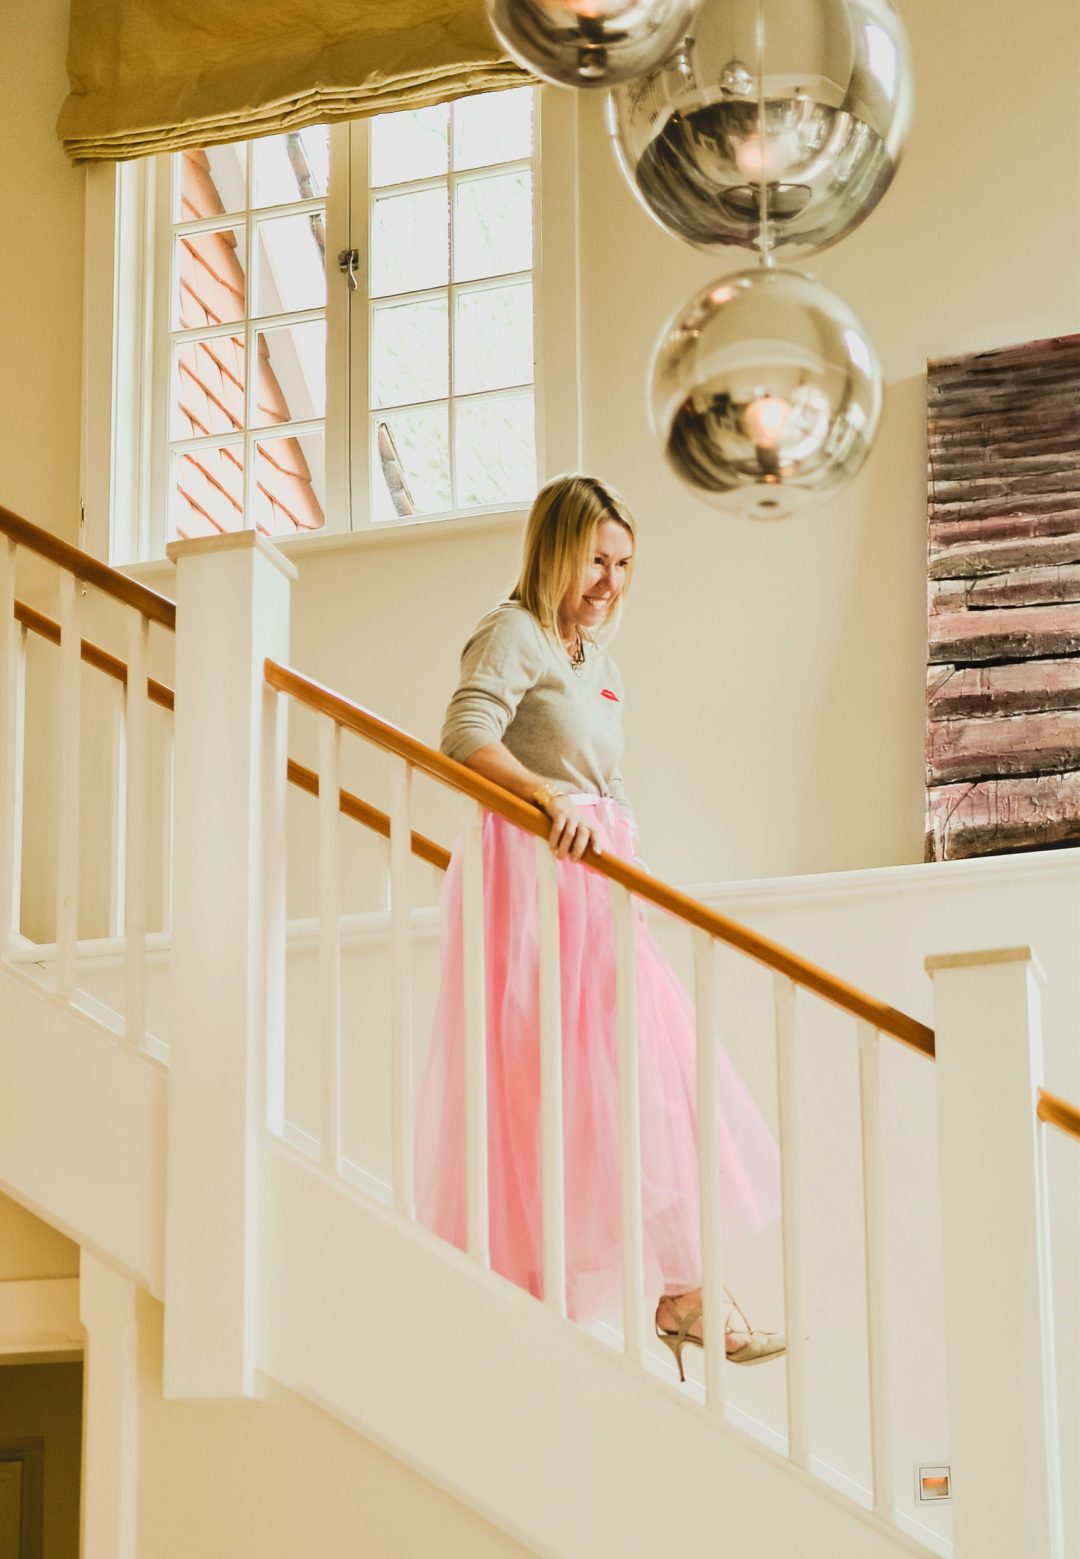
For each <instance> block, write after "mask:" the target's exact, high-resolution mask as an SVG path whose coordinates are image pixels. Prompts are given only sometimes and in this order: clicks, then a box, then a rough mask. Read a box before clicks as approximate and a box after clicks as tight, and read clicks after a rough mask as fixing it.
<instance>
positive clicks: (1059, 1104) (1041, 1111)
mask: <svg viewBox="0 0 1080 1559" xmlns="http://www.w3.org/2000/svg"><path fill="white" fill-rule="evenodd" d="M1035 1113H1036V1115H1038V1117H1039V1119H1040V1120H1041V1121H1046V1122H1047V1124H1048V1125H1050V1126H1056V1127H1057V1128H1058V1130H1059V1131H1064V1132H1067V1133H1068V1135H1069V1136H1070V1137H1075V1138H1076V1139H1077V1141H1078V1142H1080V1110H1078V1109H1077V1108H1076V1106H1075V1105H1074V1104H1069V1103H1068V1102H1067V1101H1066V1100H1065V1099H1059V1098H1058V1096H1057V1094H1053V1093H1047V1091H1046V1089H1045V1088H1040V1089H1039V1099H1038V1103H1037V1104H1036V1106H1035Z"/></svg>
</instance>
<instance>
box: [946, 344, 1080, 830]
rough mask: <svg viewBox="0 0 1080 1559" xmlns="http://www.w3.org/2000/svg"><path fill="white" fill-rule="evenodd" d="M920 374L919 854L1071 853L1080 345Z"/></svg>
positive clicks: (1075, 796)
mask: <svg viewBox="0 0 1080 1559" xmlns="http://www.w3.org/2000/svg"><path fill="white" fill-rule="evenodd" d="M928 375H929V383H928V392H929V393H928V401H929V405H928V414H929V521H930V534H929V590H928V606H929V633H928V654H927V662H928V664H927V678H926V712H927V724H926V787H927V788H926V858H927V860H931V861H939V860H950V859H955V858H957V857H961V856H972V855H989V854H996V853H1001V852H1004V851H1012V850H1027V849H1036V848H1040V847H1046V846H1056V845H1064V844H1070V843H1076V844H1080V336H1066V337H1059V338H1055V339H1053V340H1049V341H1035V342H1029V343H1026V344H1025V345H1022V346H1013V347H1004V348H1001V349H1000V350H996V351H990V352H980V353H976V354H973V355H971V356H966V357H956V358H948V359H941V360H939V361H936V362H932V363H930V364H929V368H928Z"/></svg>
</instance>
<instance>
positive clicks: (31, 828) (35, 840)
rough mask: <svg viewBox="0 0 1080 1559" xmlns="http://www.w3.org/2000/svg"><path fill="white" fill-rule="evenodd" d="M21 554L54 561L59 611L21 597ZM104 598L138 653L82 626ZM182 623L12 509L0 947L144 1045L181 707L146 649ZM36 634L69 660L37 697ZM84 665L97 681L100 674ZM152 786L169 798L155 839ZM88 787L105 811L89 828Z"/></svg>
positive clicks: (49, 672)
mask: <svg viewBox="0 0 1080 1559" xmlns="http://www.w3.org/2000/svg"><path fill="white" fill-rule="evenodd" d="M20 565H21V566H22V567H23V568H35V569H37V570H38V571H39V574H41V573H42V571H43V570H44V571H47V572H46V573H45V579H46V581H47V584H46V585H45V588H47V589H48V590H49V593H50V594H51V595H55V597H56V598H57V600H58V603H59V613H58V618H59V620H55V619H53V618H52V617H50V616H49V615H47V614H46V613H44V612H42V611H39V610H37V609H36V608H33V607H30V606H28V605H27V604H26V603H25V602H23V601H21V600H20V599H19V598H18V595H17V593H16V585H17V577H18V574H19V569H20ZM50 576H51V577H50ZM39 582H40V581H39ZM106 604H107V606H108V608H109V609H110V610H112V611H115V610H116V608H117V607H119V609H120V610H121V612H122V614H123V616H124V618H125V619H126V625H125V640H126V651H127V659H126V662H125V660H123V659H121V658H120V657H119V656H116V655H114V654H112V653H110V652H109V651H107V650H104V649H102V648H101V647H100V646H99V645H98V644H96V643H95V642H93V641H92V640H90V639H87V638H84V637H83V630H84V628H85V627H86V626H87V623H88V620H89V619H90V618H91V617H98V618H103V617H104V616H105V612H104V610H102V608H104V607H105V606H106ZM174 624H175V611H174V608H173V605H172V603H171V602H170V601H167V600H165V599H164V598H163V597H161V596H158V595H155V594H154V592H153V591H150V590H146V589H144V588H143V587H142V586H140V585H137V584H135V583H133V582H132V581H130V580H128V579H126V578H124V576H122V575H120V574H118V573H116V572H115V571H114V570H112V569H108V568H106V567H104V566H103V565H102V564H99V563H97V562H96V561H95V560H93V559H91V558H88V557H87V556H86V555H85V554H83V553H81V552H79V551H78V549H77V548H74V547H69V546H67V545H66V544H65V543H63V542H61V541H58V540H57V539H56V538H55V537H53V536H51V535H49V534H48V533H46V532H44V531H41V530H39V529H38V528H37V527H35V526H33V525H31V524H29V522H27V521H26V520H23V519H22V518H21V517H20V516H18V515H15V514H12V513H11V512H10V511H8V510H5V509H0V959H2V960H3V961H4V962H5V963H7V964H9V965H10V966H12V967H17V968H19V969H20V970H21V971H22V972H23V973H24V974H25V975H27V976H28V977H31V978H34V979H36V980H38V981H39V982H40V983H41V984H43V985H44V986H45V988H46V989H49V990H51V991H53V992H54V993H56V994H57V995H58V996H59V997H60V998H61V999H62V1000H63V1001H64V1002H67V1003H70V1004H72V1005H74V1006H76V1007H78V1008H79V1009H80V1010H81V1011H82V1012H83V1013H84V1014H86V1015H87V1016H90V1017H92V1018H93V1019H95V1020H96V1021H98V1022H101V1023H103V1024H104V1025H105V1026H106V1027H107V1028H108V1029H109V1030H110V1031H111V1032H112V1033H114V1034H116V1035H118V1036H120V1037H122V1038H123V1039H124V1041H125V1042H126V1043H127V1044H128V1045H129V1046H131V1047H132V1048H133V1049H135V1050H140V1051H142V1050H146V1051H149V1052H151V1053H154V1054H157V1055H158V1056H159V1057H160V1056H161V1055H163V1053H164V1046H163V1043H162V1038H163V1036H161V1035H160V1034H157V1035H154V1034H151V1033H150V1032H149V1030H148V1023H147V1005H148V1003H147V967H148V954H150V953H159V952H161V951H163V950H164V948H165V946H166V944H167V938H168V929H169V922H168V913H169V906H170V901H171V884H170V874H171V848H170V844H171V841H170V827H169V824H170V814H171V783H172V777H171V776H172V753H171V747H172V732H171V722H172V709H171V700H170V699H169V698H168V697H167V696H166V695H167V692H168V690H167V689H164V688H162V687H161V685H160V684H158V683H155V682H153V681H152V680H151V679H150V677H149V672H148V659H149V653H150V635H151V628H152V627H154V628H156V629H158V630H159V631H160V630H164V631H165V632H168V633H170V634H171V633H172V631H173V628H174ZM31 635H32V636H33V638H34V640H35V641H37V642H40V643H41V644H43V645H49V644H51V645H55V646H56V647H57V649H58V657H57V660H56V661H55V662H52V663H49V664H47V665H45V666H44V667H43V673H44V680H45V692H44V693H40V690H39V701H40V705H41V707H38V702H37V701H32V700H31V697H30V694H29V692H28V682H29V678H28V659H29V655H28V645H29V640H30V637H31ZM84 667H85V668H89V670H90V671H91V672H96V673H98V674H99V676H100V678H101V681H100V683H98V684H93V683H91V682H89V681H88V680H87V677H86V674H85V672H84ZM112 689H115V690H116V691H115V693H112V692H111V690H112ZM110 697H111V700H112V701H110ZM152 698H153V699H154V706H153V708H152V704H151V699H152ZM155 711H156V716H157V717H156V718H155ZM50 725H51V742H52V750H51V752H50V751H49V748H48V744H47V743H43V742H42V741H40V740H35V741H34V742H33V743H31V742H29V741H28V733H31V734H33V735H34V736H35V737H37V736H38V735H39V733H40V732H42V731H43V730H49V728H50ZM31 748H33V753H32V756H33V758H34V760H35V763H36V768H35V770H34V771H33V783H30V780H31V771H30V769H29V761H30V758H31ZM46 763H47V764H48V769H47V770H46V771H45V772H42V770H43V769H44V767H45V764H46ZM155 786H158V787H160V790H161V793H162V803H161V815H160V820H159V821H160V833H159V837H158V838H157V839H156V840H152V839H151V829H150V804H149V798H150V794H151V791H152V789H153V788H154V787H155ZM50 791H51V792H52V794H51V795H50ZM87 793H89V794H90V795H91V796H92V797H93V799H94V801H95V802H96V803H97V805H98V807H99V810H101V811H103V812H104V813H106V814H107V817H108V822H107V824H106V825H105V826H104V827H103V828H101V829H100V830H94V831H93V832H89V833H88V832H87V831H85V830H84V827H83V810H84V797H85V795H86V794H87ZM99 833H100V834H101V835H103V836H104V852H103V853H104V857H105V859H104V862H103V868H102V870H101V871H100V872H99V873H98V874H96V875H95V876H94V877H93V879H92V880H90V879H88V874H87V869H86V865H85V855H86V853H87V851H88V849H89V848H90V847H94V848H96V849H97V850H98V853H99V854H100V853H101V839H100V838H99V837H98V835H99ZM50 841H55V865H54V877H53V892H52V894H51V895H40V896H39V897H38V898H37V901H36V902H35V903H33V904H32V906H31V907H32V911H33V922H32V924H31V925H29V926H28V925H27V924H26V921H25V920H24V914H23V903H24V897H25V893H24V890H25V889H26V888H27V887H29V888H31V889H34V888H36V887H37V885H38V884H40V883H41V881H42V879H43V871H44V867H45V863H46V861H47V859H48V853H49V847H50V846H49V842H50ZM152 868H153V870H155V871H156V874H157V877H158V885H157V892H156V894H154V893H153V892H152V886H151V871H152ZM88 880H90V883H91V886H92V887H93V889H94V899H93V901H92V902H90V903H87V902H86V895H85V888H86V886H87V883H88ZM102 888H104V891H103V892H102V891H101V890H102ZM50 899H51V905H50V902H49V900H50ZM80 928H83V934H82V935H80ZM88 930H89V931H90V932H91V934H89V935H88V934H86V932H87V931H88ZM31 933H32V934H31Z"/></svg>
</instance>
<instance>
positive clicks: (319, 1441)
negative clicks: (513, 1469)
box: [138, 1295, 530, 1559]
mask: <svg viewBox="0 0 1080 1559" xmlns="http://www.w3.org/2000/svg"><path fill="white" fill-rule="evenodd" d="M139 1338H140V1347H139V1365H140V1402H139V1412H140V1446H139V1458H140V1461H139V1517H138V1551H139V1553H140V1554H145V1555H147V1556H149V1555H152V1556H153V1559H190V1555H192V1554H198V1555H199V1559H295V1556H297V1555H303V1556H304V1559H338V1556H348V1559H429V1556H431V1559H434V1556H436V1555H437V1556H438V1559H524V1556H526V1555H527V1554H528V1553H529V1552H530V1550H528V1549H526V1548H523V1547H521V1545H520V1544H519V1543H516V1542H515V1541H514V1540H513V1539H512V1538H509V1537H507V1536H505V1534H503V1533H501V1532H499V1531H498V1530H496V1528H495V1527H493V1526H491V1525H489V1524H488V1522H486V1521H484V1520H482V1519H481V1518H480V1517H479V1516H477V1515H474V1514H473V1513H472V1512H471V1511H470V1510H467V1509H466V1507H465V1506H464V1505H461V1504H459V1503H458V1502H457V1501H456V1500H454V1499H451V1498H450V1496H449V1495H447V1494H444V1493H443V1492H442V1491H441V1490H440V1489H437V1488H436V1487H435V1486H434V1485H433V1484H431V1483H429V1482H428V1481H427V1480H426V1479H425V1478H422V1477H421V1476H420V1475H419V1474H418V1473H415V1472H412V1471H411V1470H410V1469H409V1468H408V1467H405V1466H403V1465H402V1463H401V1462H399V1461H396V1460H395V1459H394V1458H393V1457H392V1456H389V1455H387V1454H386V1453H385V1452H383V1451H380V1450H379V1449H378V1448H377V1447H376V1446H375V1445H373V1444H372V1443H371V1442H370V1441H369V1440H365V1439H364V1438H363V1437H362V1436H361V1435H358V1434H353V1433H352V1432H351V1431H350V1430H349V1429H347V1428H345V1427H344V1425H342V1424H340V1423H338V1422H336V1420H334V1419H332V1418H330V1417H328V1416H327V1414H325V1413H322V1412H320V1411H319V1409H318V1408H316V1407H313V1406H312V1405H311V1404H310V1403H308V1402H305V1401H303V1400H302V1399H301V1398H300V1397H297V1396H295V1395H294V1394H293V1393H292V1392H290V1391H286V1390H285V1388H284V1387H282V1386H278V1385H276V1384H275V1383H274V1382H269V1383H268V1394H267V1397H266V1400H265V1401H262V1402H227V1403H179V1402H165V1401H163V1399H162V1396H161V1307H160V1306H159V1305H157V1304H155V1302H154V1301H153V1300H151V1299H149V1298H147V1297H146V1296H142V1295H141V1296H140V1303H139ZM400 1342H402V1340H401V1339H387V1346H392V1347H398V1346H399V1343H400ZM401 1369H402V1373H403V1376H404V1375H406V1374H407V1372H408V1369H409V1357H408V1348H407V1346H402V1347H401Z"/></svg>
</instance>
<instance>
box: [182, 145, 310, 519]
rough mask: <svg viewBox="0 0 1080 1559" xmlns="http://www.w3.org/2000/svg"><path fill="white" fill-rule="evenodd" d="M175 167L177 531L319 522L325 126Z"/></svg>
mask: <svg viewBox="0 0 1080 1559" xmlns="http://www.w3.org/2000/svg"><path fill="white" fill-rule="evenodd" d="M168 163H169V167H170V174H171V181H170V183H171V187H170V204H171V206H172V212H171V222H170V250H171V267H170V278H171V279H170V289H169V291H170V296H169V343H170V346H169V391H168V415H167V438H168V458H167V468H166V469H167V497H166V505H165V506H166V512H167V516H168V520H167V531H168V539H169V540H176V539H183V538H187V537H192V536H203V535H213V534H216V533H219V532H223V531H233V530H241V529H244V528H245V527H247V528H250V527H252V526H255V527H257V528H258V529H260V530H262V531H264V532H265V533H266V534H267V535H271V536H278V535H291V534H295V533H296V532H298V531H313V530H321V529H322V527H323V525H324V524H325V519H326V429H325V419H326V200H327V195H328V188H329V184H328V179H329V137H328V132H327V130H326V129H325V127H316V128H314V129H309V130H302V131H297V132H291V133H289V134H287V135H280V136H271V137H268V138H266V139H265V140H261V141H253V142H250V143H246V142H238V143H234V144H232V145H229V146H218V147H209V148H206V149H205V150H196V151H185V152H179V153H177V154H175V155H174V156H173V157H171V158H169V159H168ZM268 428H272V429H273V432H274V436H273V437H272V438H271V437H268V436H266V433H265V431H264V430H266V429H268Z"/></svg>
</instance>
